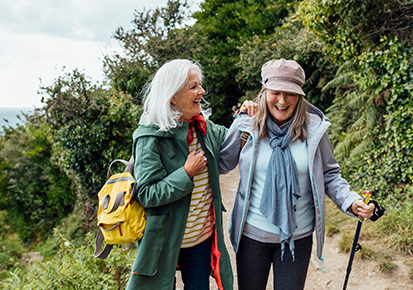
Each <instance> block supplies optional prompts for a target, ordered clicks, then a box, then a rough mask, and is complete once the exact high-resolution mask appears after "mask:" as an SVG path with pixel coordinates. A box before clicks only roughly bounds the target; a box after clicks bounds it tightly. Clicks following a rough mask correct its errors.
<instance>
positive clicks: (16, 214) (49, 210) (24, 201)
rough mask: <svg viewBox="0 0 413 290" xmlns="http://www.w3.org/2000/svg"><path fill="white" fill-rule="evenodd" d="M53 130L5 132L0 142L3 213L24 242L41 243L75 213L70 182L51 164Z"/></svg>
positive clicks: (35, 127) (35, 126) (40, 125)
mask: <svg viewBox="0 0 413 290" xmlns="http://www.w3.org/2000/svg"><path fill="white" fill-rule="evenodd" d="M50 135H51V131H50V128H49V127H48V126H47V125H46V124H45V123H44V122H42V121H39V122H37V123H33V122H30V121H29V122H28V123H27V124H26V125H25V126H17V127H16V128H11V127H9V128H6V129H5V134H4V136H2V137H1V139H0V167H2V168H3V169H4V171H2V175H3V180H2V181H0V182H1V183H3V185H4V186H3V189H2V190H1V191H0V200H2V202H1V204H0V206H1V208H0V209H4V210H5V211H7V221H6V223H7V224H8V225H10V231H12V232H18V233H19V237H20V238H21V239H22V241H23V242H29V241H35V240H36V239H42V238H43V237H45V236H46V235H47V233H48V232H49V230H50V229H51V228H53V227H54V226H55V225H56V224H58V223H59V222H60V220H61V219H62V218H63V217H64V216H66V215H67V214H68V213H69V212H71V210H72V209H73V205H74V200H75V195H74V193H73V191H72V188H71V180H70V179H69V178H68V177H67V176H66V175H65V174H64V173H63V172H62V171H61V170H60V168H59V167H57V166H56V165H55V164H53V163H52V162H51V155H52V143H51V138H50Z"/></svg>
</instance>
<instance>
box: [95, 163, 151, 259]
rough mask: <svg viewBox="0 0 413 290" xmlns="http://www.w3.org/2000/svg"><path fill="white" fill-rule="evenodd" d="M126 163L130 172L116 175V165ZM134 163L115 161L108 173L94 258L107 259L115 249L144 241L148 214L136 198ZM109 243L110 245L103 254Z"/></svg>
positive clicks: (102, 190) (126, 171)
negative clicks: (113, 166) (113, 167)
mask: <svg viewBox="0 0 413 290" xmlns="http://www.w3.org/2000/svg"><path fill="white" fill-rule="evenodd" d="M115 162H122V163H123V164H125V165H126V169H125V171H124V172H122V173H118V174H114V175H112V171H111V170H110V168H111V166H112V164H114V163H115ZM132 169H133V157H132V158H131V160H129V162H128V161H125V160H122V159H116V160H114V161H113V162H112V163H111V164H110V165H109V169H108V173H107V176H108V180H107V181H106V183H105V185H104V186H103V187H102V189H101V190H100V191H99V193H98V196H99V209H98V224H97V225H98V233H97V235H96V240H95V253H94V256H95V257H96V258H99V259H105V258H106V257H107V256H108V255H109V253H110V251H111V250H112V247H113V245H115V244H126V243H132V242H135V241H138V240H140V239H142V236H143V233H144V231H145V225H146V211H145V209H144V207H143V206H142V205H141V204H140V203H139V202H138V201H137V200H136V198H135V188H136V180H135V179H134V178H133V176H132V174H131V172H132ZM103 240H105V242H106V245H105V247H104V249H103V250H102V252H101V253H99V252H100V250H101V247H102V244H103Z"/></svg>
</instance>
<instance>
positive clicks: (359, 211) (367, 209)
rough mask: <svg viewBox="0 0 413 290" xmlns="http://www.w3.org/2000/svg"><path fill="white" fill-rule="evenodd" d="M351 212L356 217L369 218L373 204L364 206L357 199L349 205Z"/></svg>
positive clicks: (362, 202) (361, 201)
mask: <svg viewBox="0 0 413 290" xmlns="http://www.w3.org/2000/svg"><path fill="white" fill-rule="evenodd" d="M351 211H352V212H353V213H354V214H355V215H358V216H361V217H364V218H370V217H371V216H372V215H373V213H374V204H372V203H370V204H369V205H367V204H365V203H364V201H363V200H362V199H358V200H356V201H355V202H353V203H352V205H351Z"/></svg>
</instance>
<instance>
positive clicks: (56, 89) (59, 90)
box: [42, 70, 140, 204]
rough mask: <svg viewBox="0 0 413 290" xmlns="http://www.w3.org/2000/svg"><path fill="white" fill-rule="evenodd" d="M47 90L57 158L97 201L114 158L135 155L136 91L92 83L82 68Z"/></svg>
mask: <svg viewBox="0 0 413 290" xmlns="http://www.w3.org/2000/svg"><path fill="white" fill-rule="evenodd" d="M42 94H43V95H44V98H43V102H44V103H45V107H44V110H45V118H46V122H47V124H49V126H51V130H52V143H53V150H54V154H53V156H52V158H53V161H54V162H55V163H56V164H58V165H59V167H60V168H61V169H62V170H64V172H66V173H67V174H68V175H69V176H70V177H71V178H72V179H73V181H74V182H75V183H76V186H77V187H76V188H77V189H78V192H77V193H78V194H79V196H80V198H81V199H83V200H84V201H85V202H87V203H89V202H91V203H92V204H95V203H96V201H97V193H98V191H99V190H100V188H101V187H102V186H103V184H104V183H105V181H106V172H107V169H108V166H109V164H110V162H112V161H113V160H114V159H117V158H123V159H129V158H130V157H131V152H132V134H133V131H134V129H136V127H137V124H138V120H139V117H140V106H139V105H137V104H136V101H135V100H134V99H133V98H132V97H131V96H130V95H127V94H124V93H123V92H117V91H115V90H112V89H107V88H105V87H104V86H101V85H99V84H92V83H91V82H90V81H89V80H88V79H87V78H86V77H85V75H84V74H82V73H80V72H79V71H77V70H75V71H73V73H67V74H65V75H63V76H61V77H58V78H57V79H56V80H55V81H54V83H53V84H52V85H51V86H49V87H43V88H42Z"/></svg>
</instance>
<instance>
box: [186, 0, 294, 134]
mask: <svg viewBox="0 0 413 290" xmlns="http://www.w3.org/2000/svg"><path fill="white" fill-rule="evenodd" d="M294 3H295V1H293V0H283V1H276V2H274V1H269V0H253V1H251V0H242V1H221V0H209V1H205V2H204V3H202V4H201V8H202V9H201V11H199V12H197V13H196V14H195V15H194V17H195V18H196V19H197V22H196V24H195V25H196V26H199V27H200V35H201V36H202V37H204V38H205V45H204V47H203V50H202V54H200V55H198V59H199V62H200V63H201V64H202V66H203V68H204V72H205V75H206V80H205V83H206V88H207V91H208V96H209V98H210V100H209V101H210V104H211V106H212V109H213V115H212V117H211V118H212V119H213V120H214V121H215V122H217V123H220V124H223V125H226V126H229V125H230V123H231V121H232V114H231V110H233V109H234V107H236V106H237V103H238V100H239V99H240V98H241V97H242V95H243V94H244V93H245V92H246V91H247V90H248V87H243V86H241V85H240V83H239V82H238V80H237V79H236V76H237V75H238V73H239V72H240V68H239V67H238V66H237V63H238V62H239V60H240V47H241V46H242V45H243V43H245V42H246V41H249V40H252V39H253V38H255V37H257V38H261V39H266V38H268V36H269V35H271V34H273V32H274V29H275V28H276V27H279V26H281V25H282V23H283V19H284V18H285V17H287V16H288V14H289V12H290V11H292V10H293V8H294Z"/></svg>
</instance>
